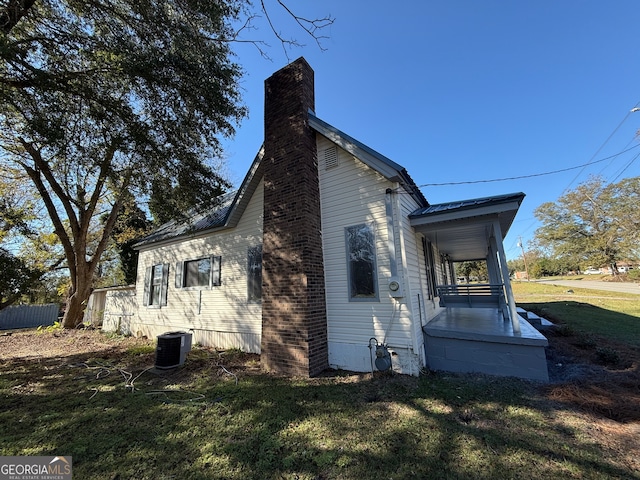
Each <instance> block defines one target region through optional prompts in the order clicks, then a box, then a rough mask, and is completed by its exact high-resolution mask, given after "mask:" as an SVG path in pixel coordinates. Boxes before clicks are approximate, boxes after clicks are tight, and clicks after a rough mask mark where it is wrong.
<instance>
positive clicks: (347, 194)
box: [317, 135, 414, 363]
mask: <svg viewBox="0 0 640 480" xmlns="http://www.w3.org/2000/svg"><path fill="white" fill-rule="evenodd" d="M317 138H318V155H319V156H320V155H323V153H322V152H323V151H324V150H325V149H326V148H331V147H333V146H334V144H333V143H331V142H330V141H329V140H327V139H326V138H324V137H322V136H321V135H318V137H317ZM337 163H338V166H337V167H336V168H331V169H329V170H326V169H324V168H320V169H319V174H320V195H321V207H322V240H323V246H324V264H325V289H326V298H327V322H328V323H327V330H328V339H329V345H330V348H331V344H332V343H341V344H353V345H358V346H361V347H364V348H365V351H368V350H367V349H366V347H367V343H366V342H367V340H368V339H369V338H371V337H376V338H377V339H378V341H380V342H382V341H383V339H385V340H386V343H388V344H389V345H390V346H391V347H396V348H405V349H406V348H409V349H413V348H414V345H413V343H414V339H413V337H414V333H413V332H412V325H411V323H412V320H411V312H410V309H409V308H408V305H407V301H406V299H405V298H400V299H397V300H396V299H392V298H391V297H390V295H389V293H388V286H387V284H388V279H389V277H390V275H391V271H390V257H389V248H388V243H387V242H388V233H387V232H388V230H387V224H386V210H385V195H386V190H387V189H388V188H395V187H396V186H397V185H396V184H394V183H392V182H390V181H388V180H387V179H385V178H384V177H383V176H382V175H380V174H379V173H377V172H376V171H374V170H373V169H371V168H370V167H368V166H367V165H366V164H364V163H363V162H361V161H360V160H358V159H356V158H355V157H353V156H352V155H351V154H349V153H348V152H346V151H344V150H343V149H341V148H338V162H337ZM398 213H399V212H398ZM360 224H371V225H373V226H374V229H375V243H376V248H375V251H376V264H377V280H376V287H377V289H378V292H379V295H378V299H377V301H375V302H371V301H368V302H351V301H349V295H348V292H349V284H348V281H349V275H348V268H347V251H346V242H345V239H344V236H345V228H346V227H350V226H354V225H360ZM409 228H410V227H409ZM406 238H407V236H406V235H405V239H406ZM411 238H413V237H411ZM400 241H401V240H400V238H399V236H398V235H396V257H397V261H398V262H400V259H401V257H400V255H401V252H402V248H401V245H400V243H399V242H400ZM402 275H404V273H402ZM330 356H331V353H330ZM365 356H366V353H365ZM330 361H331V360H330ZM366 362H367V363H368V358H367V360H366Z"/></svg>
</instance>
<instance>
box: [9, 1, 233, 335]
mask: <svg viewBox="0 0 640 480" xmlns="http://www.w3.org/2000/svg"><path fill="white" fill-rule="evenodd" d="M241 6H242V4H241V3H240V2H234V1H226V2H223V1H220V2H181V1H177V0H176V1H174V2H144V1H143V2H137V1H136V2H134V1H130V2H128V1H117V2H111V1H91V2H82V1H78V2H73V1H69V2H58V1H42V2H37V3H35V4H34V5H33V6H31V7H30V8H29V9H28V12H27V14H26V15H23V16H22V17H21V18H20V19H19V20H18V21H17V22H16V23H15V25H14V26H13V28H11V30H10V31H9V32H8V33H6V34H4V35H3V36H2V37H0V62H1V63H0V105H1V107H2V108H1V109H0V110H1V111H2V113H0V125H1V128H0V130H1V131H2V133H0V144H1V146H2V148H3V150H4V155H3V160H4V161H6V162H8V163H9V164H10V165H12V167H14V168H18V169H21V170H22V171H23V172H25V173H26V175H27V176H28V177H29V178H30V180H31V182H32V183H33V187H34V188H35V190H36V191H37V192H38V194H39V196H40V198H41V200H42V203H43V204H44V207H45V208H46V211H47V212H48V215H49V217H50V220H51V222H52V224H53V228H54V231H55V233H56V235H57V237H58V238H59V240H60V243H61V245H62V248H63V250H64V253H65V257H66V261H67V267H68V269H69V275H70V282H71V287H70V295H69V299H68V302H67V309H66V313H65V318H64V325H65V326H66V327H74V326H76V325H77V324H78V323H79V322H81V320H82V310H83V308H84V303H85V302H86V300H87V298H88V296H89V294H90V292H91V284H92V278H93V275H94V272H95V270H96V267H97V265H98V262H99V259H100V257H101V255H102V253H103V252H104V250H105V248H106V247H107V245H108V241H109V236H110V234H111V231H112V230H113V228H114V225H115V223H116V220H117V217H118V213H119V211H120V208H121V206H122V204H123V201H124V199H125V198H128V197H130V196H134V197H135V198H150V199H156V198H158V196H160V195H161V196H162V197H163V201H161V202H159V201H155V202H154V206H155V210H156V212H154V213H157V214H158V216H159V217H161V216H165V217H171V216H176V215H177V214H178V213H179V212H184V211H186V210H187V209H188V208H191V207H192V206H194V205H196V204H198V205H210V204H211V201H212V199H213V200H215V199H216V198H217V197H218V196H219V195H220V194H221V193H222V192H223V191H224V190H225V188H226V187H227V183H226V181H225V180H224V179H223V178H221V177H220V176H219V175H218V174H217V173H216V172H215V171H214V170H213V169H212V168H211V165H210V161H209V159H211V158H213V157H214V156H215V155H216V154H217V153H218V152H219V143H218V138H219V136H220V135H231V134H233V131H234V127H233V125H234V123H235V122H237V121H239V120H240V118H241V117H242V116H243V115H244V114H245V109H244V107H243V106H242V105H241V103H240V95H239V92H238V80H239V78H240V74H241V70H240V67H239V66H238V65H237V64H235V63H233V62H232V61H231V51H230V49H229V43H228V42H227V41H226V39H227V37H229V36H231V35H232V30H231V26H230V22H232V21H235V20H236V19H237V17H238V15H239V12H240V8H241ZM103 212H104V213H106V217H107V220H106V222H105V223H104V226H103V228H102V230H101V235H100V236H99V238H95V239H94V238H91V235H90V232H91V230H92V228H94V227H95V225H96V223H97V220H96V218H97V215H98V214H99V213H103Z"/></svg>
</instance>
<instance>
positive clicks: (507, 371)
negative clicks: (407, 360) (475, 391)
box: [423, 308, 549, 381]
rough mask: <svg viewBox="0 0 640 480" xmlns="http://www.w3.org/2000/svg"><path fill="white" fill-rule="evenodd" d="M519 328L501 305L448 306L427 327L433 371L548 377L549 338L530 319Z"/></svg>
mask: <svg viewBox="0 0 640 480" xmlns="http://www.w3.org/2000/svg"><path fill="white" fill-rule="evenodd" d="M520 328H521V332H520V333H518V334H516V333H514V332H513V329H512V327H511V322H509V321H504V320H503V319H502V314H501V313H500V311H499V310H498V309H474V308H448V309H447V310H445V311H443V312H442V313H440V314H439V315H438V316H436V317H435V318H434V319H433V320H431V321H430V322H429V323H428V324H427V325H425V326H424V327H423V332H424V338H425V353H426V357H427V364H428V366H429V368H431V369H432V370H445V371H452V372H480V373H486V374H490V375H500V376H514V377H519V378H526V379H532V380H542V381H548V380H549V375H548V372H547V360H546V355H545V347H546V346H547V345H548V342H547V339H546V338H545V337H544V335H542V334H541V333H540V332H539V331H538V330H536V329H535V328H534V327H533V326H531V324H530V323H529V322H528V321H527V320H526V319H524V318H522V317H521V318H520Z"/></svg>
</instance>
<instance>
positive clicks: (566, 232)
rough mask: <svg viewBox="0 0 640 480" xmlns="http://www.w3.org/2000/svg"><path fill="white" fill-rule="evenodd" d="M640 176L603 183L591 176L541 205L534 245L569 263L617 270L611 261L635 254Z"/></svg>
mask: <svg viewBox="0 0 640 480" xmlns="http://www.w3.org/2000/svg"><path fill="white" fill-rule="evenodd" d="M638 205H640V177H634V178H627V179H624V180H621V181H620V182H618V183H609V184H608V183H606V182H605V181H604V179H602V178H600V177H593V178H591V179H589V180H588V181H586V182H584V183H582V184H581V185H579V186H578V187H577V188H576V189H574V190H571V191H569V192H567V193H565V194H564V195H562V196H561V197H560V198H559V199H558V200H557V202H548V203H544V204H542V205H540V206H539V207H538V208H537V209H536V211H535V215H536V217H537V218H538V219H539V220H540V222H541V223H542V226H541V227H540V228H539V229H538V230H536V233H535V239H536V242H537V243H538V245H539V246H541V247H542V248H544V249H545V250H546V251H548V252H550V254H551V256H552V257H553V258H557V259H565V260H566V261H567V263H568V264H578V265H580V266H581V267H582V268H586V267H588V266H593V267H601V266H605V265H608V266H610V267H611V268H612V271H613V273H614V274H615V273H616V271H617V270H616V268H615V266H616V262H619V261H622V260H637V259H638V258H639V257H640V251H639V247H638V245H639V240H640V209H639V208H638Z"/></svg>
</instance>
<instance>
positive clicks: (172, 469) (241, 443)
mask: <svg viewBox="0 0 640 480" xmlns="http://www.w3.org/2000/svg"><path fill="white" fill-rule="evenodd" d="M218 360H219V359H217V358H214V357H211V356H207V355H206V354H198V353H197V352H195V355H193V356H190V359H189V360H188V361H187V364H186V365H185V367H184V368H181V369H177V370H175V371H170V372H167V373H166V374H164V375H156V374H154V373H152V372H151V371H150V370H149V371H145V369H147V368H149V367H151V366H152V365H153V358H152V355H139V356H134V357H127V356H125V357H118V358H111V357H110V352H109V351H104V352H93V353H91V354H90V355H76V356H72V357H63V358H49V359H43V360H40V361H36V360H24V359H19V360H9V361H3V362H2V372H3V374H2V379H1V383H0V406H1V412H0V425H2V429H1V430H0V444H1V445H2V455H54V454H57V455H71V456H73V462H74V474H75V476H76V477H77V478H82V479H100V480H103V479H112V480H115V479H122V480H124V479H129V478H136V479H154V480H158V479H169V478H173V479H181V480H182V479H212V478H213V479H215V478H228V479H252V478H255V479H265V478H314V479H323V478H362V477H364V476H375V477H379V478H486V479H489V478H505V477H522V478H525V477H526V478H553V477H564V476H578V477H589V478H598V477H602V478H612V477H629V476H630V475H633V472H631V471H630V470H629V469H628V467H625V466H624V465H623V464H622V463H620V462H618V461H617V460H616V459H612V458H611V457H610V456H609V455H610V454H609V453H607V452H603V450H602V448H600V447H599V446H598V445H597V444H595V443H594V442H592V441H591V440H590V439H589V438H585V437H584V436H583V435H581V434H580V432H578V431H576V427H575V426H571V425H569V424H567V423H565V422H563V421H562V420H561V419H560V418H559V417H558V416H557V412H556V411H554V410H553V409H552V408H551V407H549V406H548V405H547V404H538V403H537V401H536V400H534V399H533V398H534V397H535V395H532V393H533V391H534V389H535V385H532V384H530V383H527V382H523V381H519V380H515V379H496V378H492V377H485V376H478V375H444V374H430V375H426V376H423V377H421V378H419V379H417V378H413V377H406V376H401V375H396V376H385V375H383V376H376V377H372V376H371V375H352V374H345V375H343V376H341V375H337V376H332V377H327V378H317V379H311V380H307V379H300V380H291V379H285V378H279V377H273V376H268V375H257V374H253V373H252V374H249V373H246V374H245V373H242V368H239V369H236V371H237V372H240V373H239V375H238V377H239V380H238V382H237V383H236V381H235V379H234V378H233V377H232V376H229V375H224V374H223V375H221V373H220V363H219V361H218ZM123 371H124V372H126V373H130V374H132V377H131V378H135V382H134V388H133V389H132V388H126V387H125V386H124V384H125V380H126V375H125V374H124V373H123ZM136 377H137V378H136ZM160 390H161V391H165V392H167V391H168V393H163V394H157V393H154V392H158V391H160ZM172 392H173V393H172Z"/></svg>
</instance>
